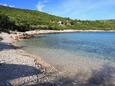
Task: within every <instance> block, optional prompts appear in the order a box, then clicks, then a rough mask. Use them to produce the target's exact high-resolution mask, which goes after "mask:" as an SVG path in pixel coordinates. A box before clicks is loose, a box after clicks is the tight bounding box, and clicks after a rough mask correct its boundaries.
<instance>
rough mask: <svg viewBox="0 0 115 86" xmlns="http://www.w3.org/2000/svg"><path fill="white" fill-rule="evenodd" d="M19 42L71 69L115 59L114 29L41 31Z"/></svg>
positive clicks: (31, 51) (91, 66) (70, 70)
mask: <svg viewBox="0 0 115 86" xmlns="http://www.w3.org/2000/svg"><path fill="white" fill-rule="evenodd" d="M19 44H20V45H23V46H26V47H25V48H24V49H25V50H27V51H28V52H30V53H33V54H36V55H39V56H41V57H42V58H43V59H44V60H45V61H46V62H48V63H50V64H52V65H54V66H55V67H57V68H58V69H60V70H65V71H68V72H77V71H78V70H79V71H80V70H81V69H82V70H83V71H86V72H87V71H88V70H89V69H94V68H99V67H100V65H104V64H110V63H114V62H115V32H77V33H61V34H42V35H38V36H35V37H33V38H31V39H28V40H23V41H21V42H19Z"/></svg>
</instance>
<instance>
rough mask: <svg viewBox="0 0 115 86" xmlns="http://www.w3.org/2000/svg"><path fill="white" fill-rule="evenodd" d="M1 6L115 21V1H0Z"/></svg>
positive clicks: (71, 16)
mask: <svg viewBox="0 0 115 86" xmlns="http://www.w3.org/2000/svg"><path fill="white" fill-rule="evenodd" d="M0 4H1V5H5V6H9V7H16V8H22V9H32V10H38V11H42V12H47V13H49V14H53V15H57V16H62V17H70V18H72V19H82V20H102V19H115V0H0Z"/></svg>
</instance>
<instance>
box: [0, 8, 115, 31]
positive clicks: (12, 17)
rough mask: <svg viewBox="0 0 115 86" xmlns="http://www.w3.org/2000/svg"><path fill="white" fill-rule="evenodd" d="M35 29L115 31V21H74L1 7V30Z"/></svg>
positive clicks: (25, 10)
mask: <svg viewBox="0 0 115 86" xmlns="http://www.w3.org/2000/svg"><path fill="white" fill-rule="evenodd" d="M34 29H50V30H62V29H78V30H81V29H82V30H87V29H92V30H115V20H98V21H82V20H72V19H70V18H63V17H59V16H54V15H50V14H47V13H43V12H39V11H35V10H27V9H18V8H11V7H5V6H0V30H1V31H7V30H17V31H27V30H34Z"/></svg>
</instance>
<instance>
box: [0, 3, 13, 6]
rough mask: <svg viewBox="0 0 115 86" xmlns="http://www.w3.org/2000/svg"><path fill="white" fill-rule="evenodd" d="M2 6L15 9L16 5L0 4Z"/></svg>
mask: <svg viewBox="0 0 115 86" xmlns="http://www.w3.org/2000/svg"><path fill="white" fill-rule="evenodd" d="M0 5H2V6H7V7H15V6H14V5H8V4H5V3H0Z"/></svg>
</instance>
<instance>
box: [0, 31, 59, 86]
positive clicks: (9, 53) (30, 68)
mask: <svg viewBox="0 0 115 86" xmlns="http://www.w3.org/2000/svg"><path fill="white" fill-rule="evenodd" d="M0 37H2V38H3V40H1V41H0V86H25V85H30V86H31V85H34V84H36V85H40V86H45V85H44V84H45V83H49V84H50V85H51V84H54V83H53V80H55V79H56V78H57V76H58V71H57V70H56V69H55V68H54V67H52V66H50V65H49V64H47V63H45V62H44V61H43V60H42V59H41V58H40V57H39V56H37V57H36V56H33V55H30V54H28V53H26V52H25V51H23V50H22V49H21V47H19V46H15V45H14V41H15V40H14V39H12V38H11V34H7V33H1V34H0ZM48 86H49V85H48Z"/></svg>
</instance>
